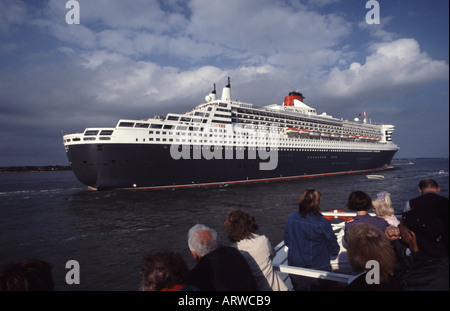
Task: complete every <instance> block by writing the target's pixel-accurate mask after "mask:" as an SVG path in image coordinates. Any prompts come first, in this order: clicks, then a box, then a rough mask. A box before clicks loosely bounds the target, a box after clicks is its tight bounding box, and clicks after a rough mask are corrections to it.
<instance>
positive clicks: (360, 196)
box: [347, 191, 372, 212]
mask: <svg viewBox="0 0 450 311" xmlns="http://www.w3.org/2000/svg"><path fill="white" fill-rule="evenodd" d="M347 208H348V209H349V210H351V211H355V212H360V211H369V210H370V209H371V208H372V199H371V198H370V196H369V195H368V194H367V193H365V192H362V191H353V192H352V193H350V196H349V197H348V201H347Z"/></svg>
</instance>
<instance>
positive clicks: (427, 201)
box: [409, 192, 449, 256]
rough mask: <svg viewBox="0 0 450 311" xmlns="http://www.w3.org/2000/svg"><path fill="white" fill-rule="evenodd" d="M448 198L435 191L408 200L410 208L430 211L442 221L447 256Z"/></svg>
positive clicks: (443, 240)
mask: <svg viewBox="0 0 450 311" xmlns="http://www.w3.org/2000/svg"><path fill="white" fill-rule="evenodd" d="M448 203H449V202H448V198H446V197H443V196H441V195H438V194H436V193H432V192H430V193H425V194H423V195H421V196H419V197H417V198H414V199H412V200H410V201H409V206H410V208H411V210H420V211H424V212H428V213H432V214H433V215H435V216H436V218H437V219H439V220H440V221H441V222H442V225H443V228H444V231H443V233H442V242H443V244H444V246H445V248H446V251H447V256H448V248H449V215H448V211H449V205H448Z"/></svg>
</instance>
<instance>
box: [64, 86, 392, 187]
mask: <svg viewBox="0 0 450 311" xmlns="http://www.w3.org/2000/svg"><path fill="white" fill-rule="evenodd" d="M280 101H281V100H280ZM393 131H394V126H393V125H383V124H372V123H371V122H369V121H368V118H367V115H366V114H365V113H364V114H360V118H355V119H354V120H344V119H340V118H335V117H332V116H330V115H327V114H326V113H322V114H318V113H317V112H316V110H315V109H314V108H312V107H310V106H308V105H307V104H305V103H304V97H303V95H302V94H301V93H299V92H291V93H289V94H288V95H287V96H286V97H285V98H284V102H282V104H280V105H278V104H274V105H269V106H264V107H261V106H256V105H253V104H250V103H245V102H240V101H235V100H232V99H231V85H230V79H229V78H228V84H227V85H226V86H225V87H224V88H223V91H222V94H221V97H219V96H216V87H215V85H214V90H213V91H212V92H211V93H210V94H209V95H207V96H206V97H205V102H204V103H203V104H200V105H198V106H196V107H195V108H193V109H192V110H190V111H187V112H185V113H181V114H178V113H168V114H167V115H166V116H165V117H164V116H156V117H151V118H147V119H142V120H128V119H122V120H119V121H118V123H117V125H116V126H115V127H111V128H86V129H85V130H84V131H83V132H80V133H72V134H65V135H63V142H64V146H65V151H66V153H67V157H68V160H69V162H70V166H71V167H72V170H73V172H74V174H75V176H76V177H77V178H78V180H79V181H80V182H82V183H83V184H85V185H87V186H88V187H89V188H90V189H93V190H104V189H113V188H130V189H134V188H172V187H192V186H205V185H222V184H231V183H245V182H257V181H275V180H281V179H295V178H304V177H315V176H324V175H337V174H349V173H366V172H371V171H376V170H383V169H386V168H389V167H390V163H391V160H392V158H393V156H394V154H395V153H396V152H397V150H398V149H399V147H398V146H397V145H396V144H395V143H394V142H393V141H392V133H393Z"/></svg>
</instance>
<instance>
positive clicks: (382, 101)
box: [0, 0, 449, 166]
mask: <svg viewBox="0 0 450 311" xmlns="http://www.w3.org/2000/svg"><path fill="white" fill-rule="evenodd" d="M366 2H367V1H365V0H305V1H298V0H297V1H294V0H283V1H278V0H275V1H274V0H227V1H223V0H190V1H186V0H168V1H157V0H134V1H132V0H130V1H121V0H79V1H78V3H79V5H80V24H78V25H77V24H73V25H69V24H67V23H66V14H67V13H68V12H69V9H66V3H67V0H29V1H20V0H0V166H12V165H50V164H60V165H67V164H68V161H67V159H66V157H65V152H64V147H63V145H62V137H61V132H62V131H63V132H65V133H69V132H78V131H83V130H84V128H86V127H100V126H105V127H112V126H115V125H116V123H117V121H118V120H119V119H121V118H133V119H143V118H146V117H150V116H152V115H165V114H166V113H168V112H176V113H181V112H184V111H187V110H189V109H191V108H193V107H194V106H195V105H197V104H199V103H201V102H203V99H204V97H205V95H207V93H209V92H210V91H211V89H212V84H213V83H217V88H218V92H219V95H220V92H221V88H222V87H223V86H224V85H225V84H226V79H227V77H228V76H230V77H231V84H232V98H233V99H238V100H242V101H245V102H250V103H253V104H256V105H260V106H262V105H270V104H281V103H282V101H283V99H284V96H285V95H287V94H288V93H289V92H290V91H293V90H296V91H300V92H302V93H303V94H304V95H305V97H306V99H305V102H306V103H307V104H308V105H310V106H312V107H314V108H316V109H317V111H318V113H322V112H326V113H327V114H330V115H333V116H335V117H343V118H346V119H353V118H354V117H356V116H358V114H359V113H362V112H364V111H365V112H366V113H367V114H368V115H369V118H371V120H372V121H373V122H382V123H385V124H394V125H395V126H396V131H395V133H394V141H395V142H396V143H397V144H398V145H399V146H400V148H401V149H400V150H399V152H398V153H397V156H396V157H448V154H449V121H448V118H449V1H448V0H430V1H423V0H422V1H416V0H379V1H378V3H379V6H380V24H367V23H366V14H367V13H368V12H369V9H366Z"/></svg>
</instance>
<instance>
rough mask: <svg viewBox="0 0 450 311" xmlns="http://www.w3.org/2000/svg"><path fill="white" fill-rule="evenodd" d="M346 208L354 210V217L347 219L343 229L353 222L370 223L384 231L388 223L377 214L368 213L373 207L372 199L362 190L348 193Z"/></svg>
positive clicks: (352, 224) (350, 225) (353, 223)
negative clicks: (350, 219)
mask: <svg viewBox="0 0 450 311" xmlns="http://www.w3.org/2000/svg"><path fill="white" fill-rule="evenodd" d="M347 208H348V209H349V210H351V211H354V212H356V217H355V219H354V220H352V221H349V222H347V223H346V224H345V231H347V230H348V229H349V228H350V227H352V226H354V225H355V224H359V223H364V224H371V225H374V226H375V227H376V228H378V229H379V230H380V231H383V232H384V231H385V230H386V228H387V227H388V226H389V224H388V223H387V222H386V220H384V218H380V217H377V216H371V215H369V210H370V209H371V208H373V205H372V199H371V198H370V196H369V195H368V194H367V193H365V192H362V191H353V192H352V193H350V196H349V197H348V202H347Z"/></svg>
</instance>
